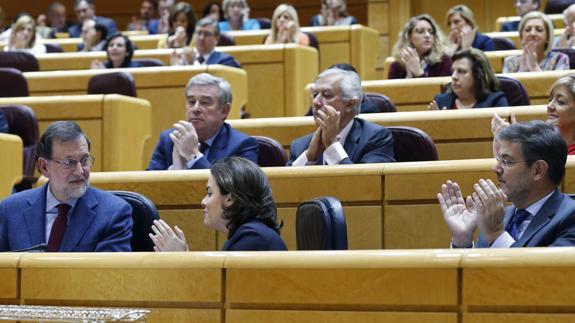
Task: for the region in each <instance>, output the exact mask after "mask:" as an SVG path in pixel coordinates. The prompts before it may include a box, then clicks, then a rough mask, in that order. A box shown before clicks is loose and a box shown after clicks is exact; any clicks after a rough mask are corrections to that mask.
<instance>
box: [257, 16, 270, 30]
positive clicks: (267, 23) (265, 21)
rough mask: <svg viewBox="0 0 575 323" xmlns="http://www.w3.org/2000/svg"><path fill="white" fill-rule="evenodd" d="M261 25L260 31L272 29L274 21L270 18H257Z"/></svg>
mask: <svg viewBox="0 0 575 323" xmlns="http://www.w3.org/2000/svg"><path fill="white" fill-rule="evenodd" d="M256 20H257V21H258V22H259V23H260V29H270V28H272V21H271V20H270V19H269V18H256Z"/></svg>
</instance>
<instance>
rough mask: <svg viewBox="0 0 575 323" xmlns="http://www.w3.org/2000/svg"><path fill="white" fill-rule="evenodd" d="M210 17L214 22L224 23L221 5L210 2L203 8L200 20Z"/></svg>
mask: <svg viewBox="0 0 575 323" xmlns="http://www.w3.org/2000/svg"><path fill="white" fill-rule="evenodd" d="M208 16H209V17H212V18H213V19H214V20H215V21H217V22H220V21H224V20H225V19H224V9H222V3H221V2H218V1H212V2H210V3H208V4H207V5H206V6H205V7H204V14H203V16H202V18H206V17H208Z"/></svg>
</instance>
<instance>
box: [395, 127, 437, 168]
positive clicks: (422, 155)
mask: <svg viewBox="0 0 575 323" xmlns="http://www.w3.org/2000/svg"><path fill="white" fill-rule="evenodd" d="M388 129H389V130H391V134H392V135H393V153H394V155H395V160H396V161H398V162H410V161H428V160H437V159H438V157H437V149H436V148H435V143H434V142H433V139H431V137H430V136H429V135H428V134H426V133H425V132H423V131H422V130H420V129H417V128H414V127H405V126H392V127H388Z"/></svg>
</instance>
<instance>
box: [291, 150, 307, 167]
mask: <svg viewBox="0 0 575 323" xmlns="http://www.w3.org/2000/svg"><path fill="white" fill-rule="evenodd" d="M307 162H308V160H307V149H306V150H304V152H303V153H301V155H299V157H298V158H297V159H296V160H294V162H293V163H292V164H291V165H292V166H305V165H307Z"/></svg>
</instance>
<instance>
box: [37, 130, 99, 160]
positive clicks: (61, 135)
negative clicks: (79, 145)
mask: <svg viewBox="0 0 575 323" xmlns="http://www.w3.org/2000/svg"><path fill="white" fill-rule="evenodd" d="M80 136H84V138H86V142H87V143H88V150H89V149H90V146H91V142H90V139H89V138H88V136H86V134H85V133H84V132H83V131H82V128H80V126H79V125H78V124H77V123H76V122H74V121H56V122H54V123H52V124H51V125H50V126H48V128H47V129H46V131H44V133H43V134H42V136H41V137H40V140H39V141H38V146H37V147H36V157H37V158H39V157H42V158H44V159H48V160H50V159H52V145H53V142H54V141H59V142H70V141H74V140H76V139H78V138H79V137H80Z"/></svg>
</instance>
